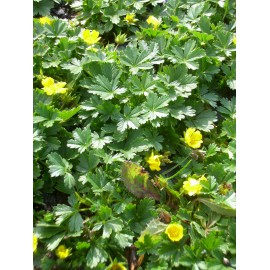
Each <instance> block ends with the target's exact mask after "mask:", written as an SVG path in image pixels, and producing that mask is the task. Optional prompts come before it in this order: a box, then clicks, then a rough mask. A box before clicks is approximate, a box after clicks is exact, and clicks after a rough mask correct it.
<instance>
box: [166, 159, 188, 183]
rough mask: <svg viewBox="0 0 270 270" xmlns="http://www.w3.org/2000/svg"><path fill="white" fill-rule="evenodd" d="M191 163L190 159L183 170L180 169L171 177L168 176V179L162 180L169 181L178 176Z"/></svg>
mask: <svg viewBox="0 0 270 270" xmlns="http://www.w3.org/2000/svg"><path fill="white" fill-rule="evenodd" d="M191 161H192V159H191V160H189V162H188V163H187V164H186V165H185V166H184V167H183V168H181V169H180V170H179V171H178V172H177V173H175V174H174V175H172V176H170V177H168V178H164V180H166V181H168V180H171V179H172V178H174V177H176V176H177V175H178V174H180V173H181V172H182V171H183V170H184V169H185V168H186V167H187V166H188V165H189V164H190V162H191Z"/></svg>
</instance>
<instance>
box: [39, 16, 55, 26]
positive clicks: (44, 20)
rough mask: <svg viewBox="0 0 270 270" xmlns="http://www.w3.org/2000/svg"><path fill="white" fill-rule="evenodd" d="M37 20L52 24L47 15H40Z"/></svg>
mask: <svg viewBox="0 0 270 270" xmlns="http://www.w3.org/2000/svg"><path fill="white" fill-rule="evenodd" d="M39 22H40V23H41V24H46V23H47V24H52V22H53V21H52V20H51V19H50V18H49V17H41V18H40V19H39Z"/></svg>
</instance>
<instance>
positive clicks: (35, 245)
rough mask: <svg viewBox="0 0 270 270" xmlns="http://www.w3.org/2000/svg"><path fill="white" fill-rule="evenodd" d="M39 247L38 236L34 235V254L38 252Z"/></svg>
mask: <svg viewBox="0 0 270 270" xmlns="http://www.w3.org/2000/svg"><path fill="white" fill-rule="evenodd" d="M37 245H38V238H37V236H36V235H35V234H34V235H33V252H36V250H37Z"/></svg>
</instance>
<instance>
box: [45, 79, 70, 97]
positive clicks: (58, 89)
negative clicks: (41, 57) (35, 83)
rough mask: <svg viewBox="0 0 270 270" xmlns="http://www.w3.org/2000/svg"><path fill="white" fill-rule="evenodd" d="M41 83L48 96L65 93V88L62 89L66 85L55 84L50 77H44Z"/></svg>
mask: <svg viewBox="0 0 270 270" xmlns="http://www.w3.org/2000/svg"><path fill="white" fill-rule="evenodd" d="M41 83H42V85H43V86H44V87H43V88H42V89H43V90H44V92H45V93H46V94H47V95H48V96H51V95H55V94H65V93H66V91H67V88H64V86H65V85H66V83H65V82H58V83H55V82H54V79H53V78H51V77H46V78H45V79H43V80H42V81H41Z"/></svg>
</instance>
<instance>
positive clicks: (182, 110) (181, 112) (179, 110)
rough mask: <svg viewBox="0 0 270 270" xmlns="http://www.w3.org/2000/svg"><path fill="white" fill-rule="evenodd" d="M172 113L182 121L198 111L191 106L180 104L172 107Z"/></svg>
mask: <svg viewBox="0 0 270 270" xmlns="http://www.w3.org/2000/svg"><path fill="white" fill-rule="evenodd" d="M170 113H171V116H172V117H174V118H175V119H178V120H180V121H181V120H182V119H185V118H186V116H189V117H192V116H195V115H196V114H195V113H196V111H195V110H194V109H192V107H191V106H179V105H178V104H176V105H174V106H172V107H170Z"/></svg>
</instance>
